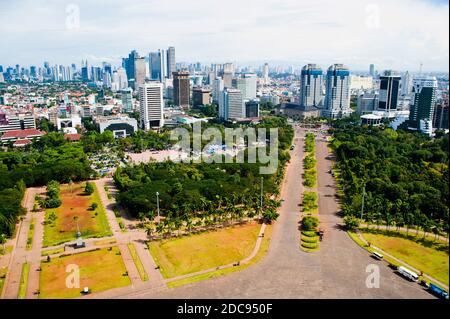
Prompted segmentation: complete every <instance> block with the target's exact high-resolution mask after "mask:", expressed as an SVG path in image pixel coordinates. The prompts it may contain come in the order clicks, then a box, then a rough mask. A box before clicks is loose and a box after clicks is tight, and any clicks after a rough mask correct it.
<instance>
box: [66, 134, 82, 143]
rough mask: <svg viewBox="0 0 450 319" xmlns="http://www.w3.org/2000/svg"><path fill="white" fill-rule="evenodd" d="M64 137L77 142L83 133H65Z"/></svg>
mask: <svg viewBox="0 0 450 319" xmlns="http://www.w3.org/2000/svg"><path fill="white" fill-rule="evenodd" d="M64 138H65V139H66V140H68V141H70V142H76V141H79V140H80V138H81V134H64Z"/></svg>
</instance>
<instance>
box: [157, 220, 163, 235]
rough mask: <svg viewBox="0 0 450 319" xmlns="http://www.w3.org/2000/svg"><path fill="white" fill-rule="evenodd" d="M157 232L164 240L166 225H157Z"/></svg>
mask: <svg viewBox="0 0 450 319" xmlns="http://www.w3.org/2000/svg"><path fill="white" fill-rule="evenodd" d="M156 232H157V233H158V234H159V235H160V238H162V234H163V232H164V223H158V224H156Z"/></svg>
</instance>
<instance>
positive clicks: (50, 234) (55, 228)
mask: <svg viewBox="0 0 450 319" xmlns="http://www.w3.org/2000/svg"><path fill="white" fill-rule="evenodd" d="M84 185H85V183H76V184H72V185H61V201H62V204H61V206H60V207H58V208H53V209H47V210H46V212H45V220H46V222H45V226H44V242H43V246H44V247H48V246H54V245H58V244H61V243H64V242H67V241H71V240H75V235H76V232H77V221H78V226H79V228H80V232H81V236H82V237H83V238H89V237H105V236H110V235H111V230H110V228H109V224H108V220H107V218H106V213H105V209H104V208H103V205H102V202H101V200H100V196H99V194H98V191H97V188H96V187H95V184H94V183H92V185H93V186H94V189H95V191H94V193H93V194H91V195H86V194H85V193H84ZM92 203H97V205H98V207H97V208H96V209H95V210H90V209H89V207H90V206H91V204H92ZM52 213H54V214H56V216H57V218H56V220H55V221H54V222H49V216H50V215H51V214H52Z"/></svg>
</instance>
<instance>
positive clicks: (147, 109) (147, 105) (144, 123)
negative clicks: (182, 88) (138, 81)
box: [139, 82, 164, 130]
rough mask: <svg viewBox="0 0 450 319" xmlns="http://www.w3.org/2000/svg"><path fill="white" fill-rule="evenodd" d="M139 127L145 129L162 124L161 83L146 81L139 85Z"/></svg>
mask: <svg viewBox="0 0 450 319" xmlns="http://www.w3.org/2000/svg"><path fill="white" fill-rule="evenodd" d="M139 108H140V114H141V127H142V128H144V129H145V130H148V129H150V128H160V127H162V126H163V125H164V100H163V84H162V83H159V82H146V83H144V84H143V85H141V86H140V87H139Z"/></svg>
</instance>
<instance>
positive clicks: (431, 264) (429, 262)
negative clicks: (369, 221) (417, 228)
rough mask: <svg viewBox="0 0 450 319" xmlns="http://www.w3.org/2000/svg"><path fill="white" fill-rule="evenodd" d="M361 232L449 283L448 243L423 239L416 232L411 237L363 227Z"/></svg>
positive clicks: (376, 244)
mask: <svg viewBox="0 0 450 319" xmlns="http://www.w3.org/2000/svg"><path fill="white" fill-rule="evenodd" d="M361 233H362V235H363V236H364V238H365V239H366V240H367V241H368V242H370V243H371V244H373V245H375V246H377V247H379V248H381V249H382V250H384V251H386V252H388V253H390V254H391V255H393V256H394V257H396V258H398V259H400V260H402V261H404V262H405V263H407V264H409V265H411V266H412V267H414V268H416V269H419V270H421V271H423V272H424V273H425V274H428V275H430V276H432V277H434V278H436V279H437V280H439V281H442V282H444V283H446V284H447V285H448V282H449V254H448V253H449V250H448V245H447V244H446V243H443V242H433V241H431V240H428V239H422V236H421V235H420V234H419V236H417V237H416V236H415V233H414V234H411V233H410V236H409V237H406V235H403V234H397V233H396V232H394V231H390V232H387V231H377V230H375V229H371V230H367V229H361Z"/></svg>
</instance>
